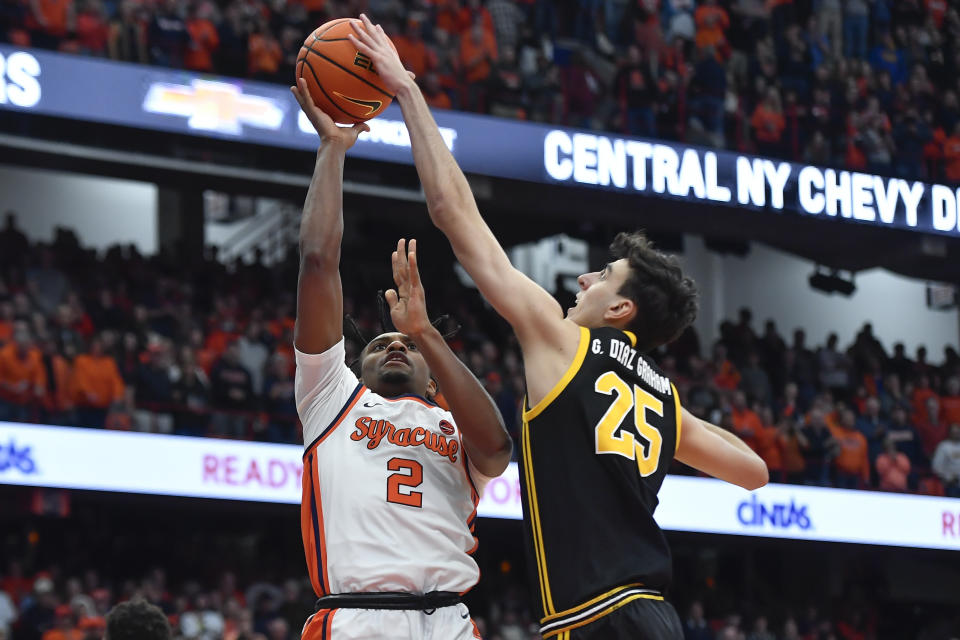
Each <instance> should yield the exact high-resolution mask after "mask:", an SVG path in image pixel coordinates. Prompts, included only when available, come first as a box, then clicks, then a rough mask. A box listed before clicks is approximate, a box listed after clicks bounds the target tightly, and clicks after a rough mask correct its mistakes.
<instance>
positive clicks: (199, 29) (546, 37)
mask: <svg viewBox="0 0 960 640" xmlns="http://www.w3.org/2000/svg"><path fill="white" fill-rule="evenodd" d="M958 8H960V7H958V3H957V2H955V1H952V0H898V1H896V2H894V1H893V0H850V1H844V2H841V1H840V0H602V1H601V0H576V1H570V2H555V1H554V0H415V1H412V2H400V1H399V0H339V1H338V0H79V1H76V2H75V1H74V0H12V1H10V2H4V3H3V8H2V11H0V41H9V42H13V43H16V44H19V45H23V46H35V47H42V48H48V49H60V50H65V51H71V52H76V53H83V54H88V55H95V56H109V57H111V58H115V59H119V60H126V61H133V62H140V63H148V64H154V65H162V66H171V67H182V68H186V69H191V70H194V71H198V72H217V73H222V74H226V75H231V76H239V77H251V78H257V79H262V80H268V81H275V82H282V83H284V84H290V83H291V81H292V78H293V77H294V67H295V62H296V59H297V56H298V54H299V51H300V46H301V44H302V42H303V39H304V37H305V36H306V35H307V34H308V33H310V32H311V31H312V30H313V29H314V28H315V27H316V26H319V25H320V24H321V23H323V22H324V21H326V20H327V19H330V18H333V17H341V16H345V15H358V14H359V13H360V12H361V11H366V12H369V13H370V14H371V15H372V16H373V17H374V18H375V19H376V20H378V21H380V22H382V23H383V24H384V25H385V28H386V29H387V31H388V33H389V34H390V35H391V36H392V37H393V39H394V41H395V43H396V46H397V49H398V51H399V52H400V54H401V56H402V58H403V60H404V61H405V63H406V64H407V65H408V67H409V68H410V69H411V70H412V71H414V72H415V73H416V74H417V76H418V78H419V81H420V83H421V85H422V87H423V89H424V92H425V94H426V96H427V99H428V101H429V102H430V103H431V104H432V105H433V106H434V107H437V108H456V109H461V110H468V111H479V112H487V113H492V114H495V115H501V116H505V117H514V118H523V119H530V120H536V121H547V122H551V123H563V124H567V125H571V126H585V127H591V128H599V129H607V130H612V131H619V132H624V133H628V134H633V135H640V136H651V137H658V138H664V139H670V140H679V141H688V142H692V143H700V144H706V145H711V146H717V147H725V148H731V149H737V150H741V151H756V152H759V153H761V154H768V155H773V156H779V157H783V158H787V159H792V160H797V161H804V162H810V163H816V164H829V165H835V166H845V167H848V168H851V169H869V170H874V171H877V172H881V173H882V172H889V173H894V174H896V175H899V176H902V177H907V178H927V179H946V180H950V181H960V99H958V94H960V84H958V80H957V79H958V78H960V49H957V47H956V45H955V44H954V43H956V42H957V41H958V40H960V11H958Z"/></svg>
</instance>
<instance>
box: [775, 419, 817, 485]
mask: <svg viewBox="0 0 960 640" xmlns="http://www.w3.org/2000/svg"><path fill="white" fill-rule="evenodd" d="M801 426H802V423H801V422H800V421H798V420H797V419H795V418H784V419H782V420H781V421H780V424H779V425H778V426H777V444H778V446H779V448H780V452H781V457H782V460H783V474H782V480H783V482H788V483H790V484H803V481H804V475H805V473H806V468H807V463H806V460H805V458H804V455H803V452H804V451H805V450H806V449H807V448H808V447H809V442H807V439H806V437H805V436H804V434H803V430H802V429H801Z"/></svg>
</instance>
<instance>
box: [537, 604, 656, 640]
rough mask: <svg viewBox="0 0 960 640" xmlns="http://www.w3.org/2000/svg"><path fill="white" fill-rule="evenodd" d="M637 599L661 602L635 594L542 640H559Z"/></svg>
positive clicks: (547, 635)
mask: <svg viewBox="0 0 960 640" xmlns="http://www.w3.org/2000/svg"><path fill="white" fill-rule="evenodd" d="M639 598H644V599H646V600H663V596H654V595H650V594H647V593H637V594H634V595H632V596H630V597H629V598H624V599H623V600H620V601H619V602H615V603H614V604H612V605H610V607H608V608H606V609H603V610H602V611H600V612H599V613H597V614H596V615H593V616H590V617H589V618H587V619H586V620H578V621H577V622H575V623H573V624H571V625H570V626H569V627H563V628H562V629H554V630H553V631H548V632H547V633H545V634H543V640H547V638H552V637H554V636H557V638H558V640H560V638H562V637H564V636H559V635H558V634H561V633H565V634H569V633H570V631H572V630H573V629H579V628H580V627H583V626H586V625H588V624H590V623H591V622H595V621H597V620H599V619H600V618H602V617H604V616H607V615H610V614H611V613H613V612H614V611H616V610H617V609H619V608H620V607H622V606H624V605H626V604H629V603H630V602H633V601H634V600H637V599H639ZM565 637H570V636H569V635H567V636H565Z"/></svg>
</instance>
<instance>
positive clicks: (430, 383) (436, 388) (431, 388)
mask: <svg viewBox="0 0 960 640" xmlns="http://www.w3.org/2000/svg"><path fill="white" fill-rule="evenodd" d="M439 392H440V383H439V382H437V379H436V378H434V377H433V376H430V379H429V380H427V400H433V398H434V396H436V395H437V394H438V393H439Z"/></svg>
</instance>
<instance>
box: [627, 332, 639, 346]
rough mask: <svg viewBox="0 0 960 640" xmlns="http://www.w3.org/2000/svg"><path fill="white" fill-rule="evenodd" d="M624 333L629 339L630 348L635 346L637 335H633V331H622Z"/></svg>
mask: <svg viewBox="0 0 960 640" xmlns="http://www.w3.org/2000/svg"><path fill="white" fill-rule="evenodd" d="M624 333H625V334H627V337H628V338H630V346H631V347H635V346H637V334H635V333H634V332H633V331H624Z"/></svg>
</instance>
